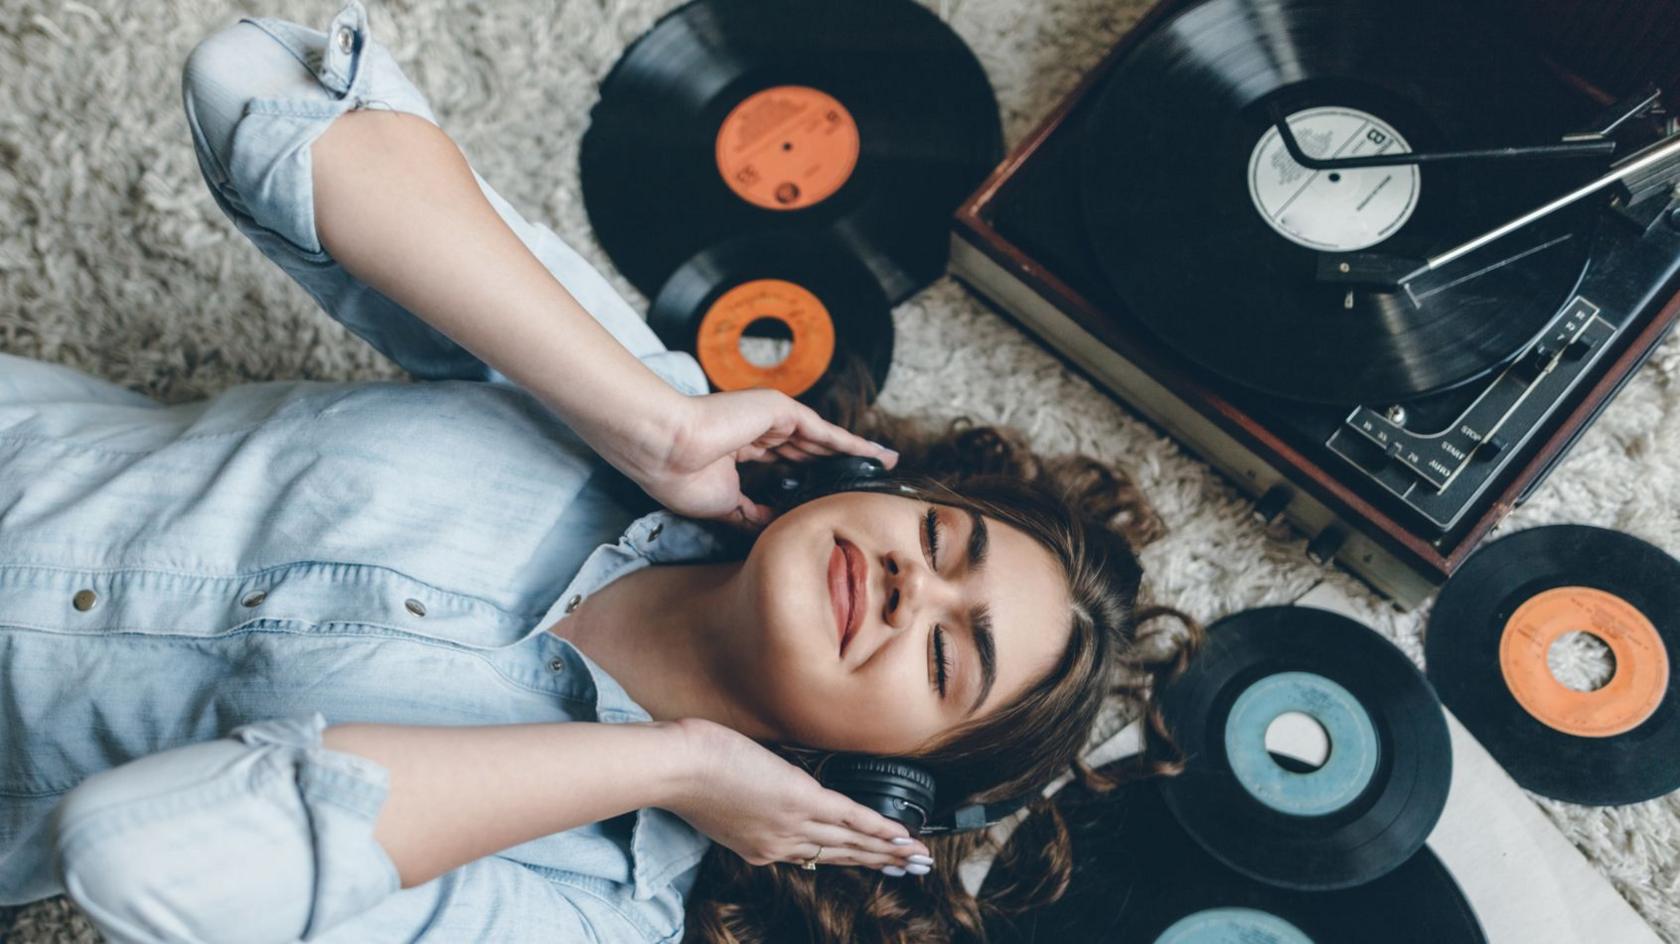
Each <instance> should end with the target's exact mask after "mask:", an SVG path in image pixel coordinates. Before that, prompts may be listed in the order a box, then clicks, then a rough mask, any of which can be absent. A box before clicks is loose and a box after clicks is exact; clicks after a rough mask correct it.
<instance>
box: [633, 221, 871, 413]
mask: <svg viewBox="0 0 1680 944" xmlns="http://www.w3.org/2000/svg"><path fill="white" fill-rule="evenodd" d="M648 326H649V327H651V328H652V329H653V331H654V333H655V334H657V335H659V337H660V339H661V340H662V341H664V342H665V345H666V346H667V347H669V348H671V349H672V350H681V351H687V352H689V353H690V354H693V355H695V357H696V359H697V360H699V362H700V365H701V369H702V370H704V371H705V372H706V378H707V380H708V382H710V383H711V385H712V387H713V388H714V389H718V390H737V389H743V388H746V387H753V386H762V387H770V388H772V389H779V390H781V391H782V392H784V393H786V394H788V395H789V396H792V397H794V398H795V399H797V400H799V401H800V402H802V403H804V404H805V405H807V406H809V407H811V408H812V409H814V410H816V411H817V412H818V413H820V414H822V415H824V416H834V415H838V414H837V413H836V412H835V410H836V408H837V406H836V404H834V403H831V402H829V401H828V399H827V398H829V397H840V398H846V397H850V396H853V395H856V396H861V397H862V398H863V399H865V400H868V401H873V399H874V397H875V395H876V394H877V393H878V392H879V391H880V389H881V388H882V387H883V386H885V384H886V381H887V371H888V369H889V368H890V367H891V366H892V352H893V322H892V312H891V310H890V308H889V307H888V305H887V300H886V297H885V296H884V295H882V294H881V289H880V286H879V285H878V284H876V282H875V280H874V279H873V278H871V276H870V273H869V270H868V269H867V268H866V267H865V266H864V265H863V264H862V263H861V262H859V261H858V260H857V259H856V258H854V257H853V256H852V255H851V254H850V253H847V252H845V251H844V250H842V249H840V248H839V247H838V246H836V245H835V244H834V242H833V241H832V240H831V239H828V238H826V237H823V236H811V235H806V234H803V233H800V232H798V231H792V232H774V231H773V232H768V233H764V234H758V235H751V236H744V237H739V238H736V239H734V240H731V241H729V242H727V243H724V244H722V245H719V246H714V247H712V248H709V249H706V250H703V251H701V252H699V253H697V254H696V255H695V256H694V257H693V258H691V259H689V260H688V261H687V262H685V263H684V264H683V265H682V266H680V267H679V268H678V269H677V271H676V272H675V273H673V274H672V275H671V277H670V279H668V280H666V282H665V285H664V286H663V287H662V288H661V289H660V290H659V294H658V295H656V296H655V297H654V299H653V304H652V306H651V308H650V309H649V310H648ZM743 336H745V337H755V336H762V337H769V338H781V339H784V340H786V341H788V342H790V344H789V345H788V351H787V353H786V355H785V357H783V358H782V359H781V360H780V361H779V362H777V363H775V364H773V365H758V364H755V363H754V362H751V361H749V360H747V359H746V357H745V356H744V355H743V354H742V353H741V351H740V349H739V348H740V339H741V338H742V337H743Z"/></svg>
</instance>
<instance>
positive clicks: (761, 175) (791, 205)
mask: <svg viewBox="0 0 1680 944" xmlns="http://www.w3.org/2000/svg"><path fill="white" fill-rule="evenodd" d="M857 160H858V130H857V122H855V121H853V120H852V114H851V112H848V111H847V110H846V107H845V106H844V105H842V104H840V102H839V100H838V99H836V98H835V97H834V96H832V95H829V94H828V93H826V92H819V91H817V90H816V89H814V88H809V87H807V86H804V85H777V86H774V87H772V88H767V89H764V90H763V91H759V92H754V93H753V94H751V95H749V96H747V97H746V99H745V100H743V101H742V102H741V103H740V104H739V105H736V106H735V107H734V108H733V109H731V110H730V112H729V116H728V117H726V118H724V119H723V124H722V125H721V126H720V127H719V128H718V136H717V165H718V172H719V173H721V174H722V175H723V182H724V183H726V184H728V185H729V189H730V190H733V191H735V195H736V196H738V197H740V198H741V199H743V200H745V201H747V202H748V203H751V204H754V205H755V206H761V207H764V208H765V209H767V210H801V209H804V208H805V207H808V206H811V205H813V204H816V203H821V202H822V201H824V200H826V199H828V198H829V197H830V196H832V195H833V194H834V191H836V190H839V189H840V188H841V186H842V185H844V184H845V183H846V181H847V179H849V178H850V177H851V176H852V171H853V170H854V169H855V168H856V167H857Z"/></svg>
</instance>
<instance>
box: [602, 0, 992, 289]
mask: <svg viewBox="0 0 1680 944" xmlns="http://www.w3.org/2000/svg"><path fill="white" fill-rule="evenodd" d="M784 132H786V133H784ZM1001 153H1002V130H1001V124H1000V120H999V117H998V111H997V103H996V99H995V97H994V96H993V94H992V89H991V85H990V83H989V82H988V81H987V79H986V75H985V72H984V71H983V70H982V69H981V67H980V64H979V62H978V60H976V59H975V57H974V54H973V53H972V52H971V51H970V50H969V49H968V47H967V46H966V45H964V44H963V42H962V40H961V39H960V38H959V37H958V36H957V35H956V34H955V33H954V32H952V31H951V30H950V28H949V27H947V26H946V25H945V24H944V22H943V21H941V20H940V19H939V18H938V17H937V16H935V15H934V14H933V13H932V12H930V11H928V10H927V9H926V8H924V7H922V6H921V5H919V4H917V3H914V2H911V0H848V2H845V3H832V2H827V0H778V2H775V3H764V2H759V0H693V2H690V3H688V4H685V5H684V6H682V7H679V8H677V9H676V10H674V11H673V12H671V13H669V14H667V15H666V16H665V17H664V18H663V19H661V20H660V21H659V22H658V23H657V24H655V26H654V27H653V28H652V29H651V30H649V31H648V32H647V33H646V34H644V35H643V36H642V37H641V38H639V39H637V40H636V42H635V43H634V44H632V45H631V46H630V48H629V49H628V50H626V52H625V53H624V55H623V57H622V58H621V59H620V60H619V61H618V63H617V64H616V65H615V66H614V67H613V69H612V71H611V72H610V73H609V74H608V75H607V77H606V79H605V80H603V82H602V83H601V98H600V101H599V102H598V103H597V104H596V105H595V107H594V109H593V110H592V112H591V116H590V125H589V128H588V130H587V131H586V133H585V134H584V137H583V142H582V147H581V151H580V155H579V161H580V171H581V176H582V187H583V197H584V205H585V208H586V210H587V211H588V214H589V219H590V223H591V225H592V226H593V227H594V230H595V233H596V235H597V237H598V238H599V239H600V241H601V244H602V246H603V247H604V248H605V249H606V251H607V254H608V255H609V256H611V257H612V260H613V263H614V264H615V265H616V266H617V267H618V269H619V270H620V271H621V272H623V273H624V274H625V276H626V277H628V278H629V279H630V281H631V282H632V283H634V284H635V286H636V287H637V288H638V289H640V290H641V291H642V293H643V294H644V295H647V296H648V297H650V298H651V297H653V296H654V295H656V294H657V293H658V292H659V290H660V288H661V286H663V285H664V283H665V280H666V279H667V278H669V277H670V276H671V274H672V273H673V272H675V271H676V270H677V269H678V268H679V267H680V266H682V265H683V264H685V263H686V262H688V261H689V260H690V259H692V258H694V257H695V255H696V254H698V253H700V252H702V251H704V250H707V249H709V248H712V247H714V246H718V245H721V244H724V243H727V242H729V241H731V240H733V239H736V238H739V237H741V236H743V235H749V234H758V233H763V232H766V231H769V230H772V229H798V230H800V231H803V232H805V233H809V234H823V235H826V236H827V237H828V238H831V239H833V240H834V241H835V242H836V243H837V244H838V245H840V246H842V247H843V248H845V249H846V250H848V251H850V252H853V253H855V254H856V255H858V257H859V258H861V259H862V260H864V262H865V264H866V265H867V267H868V270H869V272H870V273H871V275H872V277H873V278H874V280H875V281H876V282H877V283H878V284H879V285H880V287H881V290H882V292H883V294H885V295H886V296H887V299H888V301H889V303H897V302H898V301H900V300H902V299H904V298H905V297H907V296H909V295H910V294H912V293H913V292H914V291H916V290H917V289H919V288H921V287H922V286H924V285H926V284H928V283H929V282H931V281H932V280H933V279H935V278H937V277H938V276H939V275H941V274H942V273H943V272H944V271H945V265H946V260H947V257H948V255H949V248H948V247H949V226H950V215H951V213H952V211H953V210H955V209H956V206H957V204H958V203H960V202H961V200H962V199H963V198H964V197H965V196H967V195H968V193H969V191H971V190H972V189H973V188H974V187H975V185H977V184H978V183H979V182H980V180H981V178H982V177H984V176H985V174H986V173H987V172H989V171H990V170H991V168H992V166H993V165H994V164H996V162H997V160H998V158H999V157H1000V156H1001ZM807 155H809V157H808V158H807V157H806V156H807Z"/></svg>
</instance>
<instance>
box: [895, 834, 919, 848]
mask: <svg viewBox="0 0 1680 944" xmlns="http://www.w3.org/2000/svg"><path fill="white" fill-rule="evenodd" d="M912 842H915V840H914V839H911V838H910V837H909V836H894V837H893V839H892V844H893V845H895V846H908V845H910V844H911V843H912Z"/></svg>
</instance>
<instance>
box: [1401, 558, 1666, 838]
mask: <svg viewBox="0 0 1680 944" xmlns="http://www.w3.org/2000/svg"><path fill="white" fill-rule="evenodd" d="M1572 632H1585V633H1588V634H1590V635H1592V636H1595V637H1597V638H1598V640H1599V641H1600V642H1603V643H1604V644H1605V645H1607V646H1608V647H1609V649H1610V653H1611V655H1612V656H1613V657H1614V660H1615V668H1614V672H1613V674H1612V675H1611V677H1610V680H1609V681H1608V682H1607V683H1606V684H1604V685H1603V686H1602V687H1599V688H1597V689H1594V690H1592V691H1577V690H1575V689H1573V688H1570V687H1567V686H1565V685H1564V684H1563V683H1562V682H1560V681H1558V680H1557V678H1556V676H1554V675H1553V674H1552V672H1551V669H1550V668H1549V667H1548V665H1547V658H1548V656H1549V655H1550V653H1551V648H1552V645H1553V643H1555V642H1556V641H1557V640H1559V639H1560V638H1562V637H1564V636H1565V635H1567V634H1569V633H1572ZM1677 647H1680V561H1676V560H1675V559H1674V558H1673V557H1670V556H1669V555H1667V554H1665V553H1663V551H1662V550H1661V549H1659V548H1657V547H1653V546H1652V545H1650V544H1647V543H1645V542H1644V541H1641V540H1639V539H1638V538H1636V537H1633V536H1632V535H1628V534H1622V533H1620V532H1617V531H1609V530H1606V529H1603V528H1594V527H1589V526H1586V525H1552V526H1548V527H1540V528H1530V529H1528V530H1526V531H1518V532H1517V533H1515V534H1512V535H1510V536H1508V537H1504V538H1500V539H1499V540H1497V541H1494V542H1493V543H1491V544H1489V545H1487V546H1486V547H1484V548H1482V549H1481V550H1480V551H1477V552H1476V553H1475V554H1473V555H1471V557H1470V559H1469V560H1466V561H1465V562H1464V564H1463V566H1461V567H1460V568H1459V569H1458V573H1457V574H1455V575H1454V576H1453V578H1452V579H1451V580H1449V581H1447V585H1446V586H1445V587H1443V588H1442V590H1441V594H1440V596H1439V597H1437V598H1436V600H1435V607H1434V609H1433V610H1432V611H1431V613H1430V616H1429V632H1428V635H1427V636H1426V637H1425V639H1424V654H1425V656H1426V658H1427V660H1428V672H1429V679H1430V681H1431V682H1433V683H1434V685H1435V688H1436V690H1437V691H1438V692H1439V693H1440V695H1441V701H1442V702H1443V703H1444V704H1446V706H1447V707H1448V708H1450V709H1452V712H1453V714H1454V715H1457V716H1458V719H1459V720H1460V721H1462V722H1463V723H1464V727H1465V728H1466V729H1468V730H1469V731H1470V733H1471V734H1473V735H1475V737H1476V740H1478V741H1480V742H1481V743H1482V745H1483V746H1485V747H1486V748H1487V750H1488V753H1489V754H1492V755H1493V757H1494V759H1495V760H1497V761H1499V763H1500V765H1501V766H1503V767H1504V768H1505V769H1506V771H1507V772H1509V773H1510V774H1511V778H1512V779H1513V780H1515V781H1516V782H1517V783H1518V784H1520V785H1521V786H1523V787H1525V788H1526V789H1529V790H1533V791H1534V792H1535V793H1540V794H1544V795H1545V796H1549V797H1552V798H1554V799H1558V800H1564V801H1567V802H1570V803H1584V804H1589V805H1594V806H1615V805H1619V804H1623V803H1638V802H1640V801H1642V800H1649V799H1652V798H1653V797H1659V796H1663V795H1664V794H1667V793H1670V792H1673V791H1674V790H1675V789H1677V788H1680V693H1677V691H1676V685H1675V680H1674V674H1673V670H1672V668H1671V662H1672V655H1671V654H1672V653H1675V652H1677V651H1680V648H1677Z"/></svg>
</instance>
